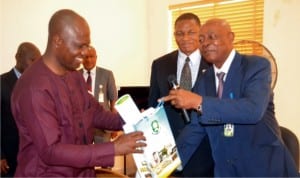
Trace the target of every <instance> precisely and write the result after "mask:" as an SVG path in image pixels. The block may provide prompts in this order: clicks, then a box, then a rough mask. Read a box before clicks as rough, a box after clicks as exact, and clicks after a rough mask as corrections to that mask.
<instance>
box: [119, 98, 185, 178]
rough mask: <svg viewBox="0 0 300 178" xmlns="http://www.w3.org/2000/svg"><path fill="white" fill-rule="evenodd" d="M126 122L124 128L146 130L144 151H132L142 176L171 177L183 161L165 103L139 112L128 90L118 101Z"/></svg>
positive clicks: (120, 111) (128, 130)
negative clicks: (139, 152) (136, 152)
mask: <svg viewBox="0 0 300 178" xmlns="http://www.w3.org/2000/svg"><path fill="white" fill-rule="evenodd" d="M115 108H116V109H117V111H118V112H119V113H120V115H121V116H122V118H123V119H124V120H125V122H126V124H125V125H124V126H123V129H124V132H125V133H129V132H132V131H136V130H139V131H143V132H144V135H145V137H146V143H147V146H146V147H145V148H144V153H143V154H133V159H134V161H135V164H136V167H137V171H138V175H139V177H143V178H144V177H155V178H156V177H157V178H161V177H168V176H169V175H170V174H171V173H172V172H173V171H174V170H175V169H176V168H177V167H178V166H179V165H180V164H181V161H180V158H179V155H178V152H177V148H176V144H175V140H174V137H173V134H172V131H171V128H170V125H169V122H168V119H167V115H166V113H165V110H164V107H163V103H159V104H158V106H157V107H156V108H148V109H147V110H145V111H144V112H140V111H139V110H138V108H137V106H136V104H135V103H134V101H133V100H132V98H131V96H130V95H128V94H125V95H123V96H122V97H120V98H119V99H118V100H117V101H116V104H115Z"/></svg>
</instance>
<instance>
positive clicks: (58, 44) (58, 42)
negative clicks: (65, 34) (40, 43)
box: [53, 35, 63, 48]
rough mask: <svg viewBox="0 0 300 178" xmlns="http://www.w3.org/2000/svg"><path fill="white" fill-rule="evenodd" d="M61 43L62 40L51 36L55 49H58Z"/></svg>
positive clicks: (56, 36)
mask: <svg viewBox="0 0 300 178" xmlns="http://www.w3.org/2000/svg"><path fill="white" fill-rule="evenodd" d="M62 42H63V40H62V39H61V38H60V37H59V36H58V35H54V36H53V43H54V46H55V48H58V47H59V46H60V45H61V44H62Z"/></svg>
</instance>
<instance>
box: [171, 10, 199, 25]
mask: <svg viewBox="0 0 300 178" xmlns="http://www.w3.org/2000/svg"><path fill="white" fill-rule="evenodd" d="M181 20H195V22H196V23H197V24H198V25H199V26H201V22H200V19H199V17H198V16H197V15H196V14H193V13H190V12H187V13H183V14H181V15H180V16H179V17H177V19H176V21H175V24H174V26H176V24H177V22H179V21H181Z"/></svg>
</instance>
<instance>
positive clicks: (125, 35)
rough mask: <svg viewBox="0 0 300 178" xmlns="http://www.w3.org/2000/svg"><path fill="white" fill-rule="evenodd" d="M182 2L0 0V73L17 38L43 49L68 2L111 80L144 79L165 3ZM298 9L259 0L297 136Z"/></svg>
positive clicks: (283, 109) (279, 106) (157, 46)
mask: <svg viewBox="0 0 300 178" xmlns="http://www.w3.org/2000/svg"><path fill="white" fill-rule="evenodd" d="M182 2H188V0H107V1H105V0H88V1H87V0H51V1H46V0H0V24H1V28H0V60H1V65H0V73H2V72H6V71H8V70H9V69H10V68H11V67H12V66H13V65H14V63H15V61H14V57H13V56H14V53H15V51H16V48H17V46H18V44H19V43H20V42H22V41H32V42H34V43H35V44H37V45H38V46H39V48H40V49H41V51H44V49H45V44H46V39H47V23H48V21H49V18H50V16H51V15H52V14H53V12H54V11H56V10H58V9H60V8H72V9H74V10H75V11H77V12H79V13H80V14H82V15H83V16H84V17H85V18H86V19H87V20H88V22H89V24H90V26H91V31H92V43H93V45H94V46H95V47H96V49H97V50H98V53H99V56H100V61H98V62H99V63H98V64H99V65H101V66H104V67H107V68H110V69H112V70H113V72H114V74H115V77H116V81H117V84H118V85H131V86H133V85H148V83H149V77H150V67H151V62H152V60H153V59H154V58H157V57H159V56H160V55H162V54H164V53H166V52H168V42H167V40H168V36H169V33H170V32H169V31H168V13H167V9H168V5H169V4H177V3H182ZM299 9H300V1H299V0H265V18H264V45H265V46H267V47H268V49H269V50H270V51H271V52H272V53H273V55H274V56H275V58H276V60H277V65H278V80H277V85H276V87H275V90H274V91H275V104H276V115H277V119H278V121H279V123H280V125H283V126H286V127H288V128H290V129H291V130H292V131H293V132H295V133H296V134H297V136H298V138H299V139H300V129H299V128H300V106H299V105H298V101H299V100H300V92H299V91H300V82H299V79H297V78H296V77H297V73H296V72H297V70H299V66H300V60H299V57H298V53H299V51H298V50H299V41H300V35H299V32H300V24H299V22H300V10H299ZM200 18H201V17H200ZM131 64H133V66H131Z"/></svg>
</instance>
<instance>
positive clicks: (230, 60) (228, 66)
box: [213, 49, 236, 78]
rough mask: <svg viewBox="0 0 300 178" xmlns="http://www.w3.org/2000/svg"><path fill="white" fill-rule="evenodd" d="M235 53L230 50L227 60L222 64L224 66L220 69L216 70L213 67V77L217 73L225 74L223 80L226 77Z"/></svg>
mask: <svg viewBox="0 0 300 178" xmlns="http://www.w3.org/2000/svg"><path fill="white" fill-rule="evenodd" d="M235 53H236V51H235V50H234V49H232V51H231V52H230V54H229V56H228V58H227V59H226V61H225V62H224V64H223V65H222V67H221V68H220V69H219V68H217V67H216V66H215V65H213V66H214V71H215V75H216V74H217V73H219V72H224V73H225V76H224V77H225V78H226V76H227V73H228V71H229V68H230V65H231V63H232V61H233V59H234V56H235Z"/></svg>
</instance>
